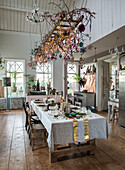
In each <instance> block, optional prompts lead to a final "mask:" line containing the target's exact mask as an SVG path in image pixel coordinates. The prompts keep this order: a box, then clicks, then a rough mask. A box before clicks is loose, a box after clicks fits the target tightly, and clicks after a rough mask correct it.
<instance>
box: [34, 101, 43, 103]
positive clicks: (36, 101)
mask: <svg viewBox="0 0 125 170" xmlns="http://www.w3.org/2000/svg"><path fill="white" fill-rule="evenodd" d="M34 103H43V102H42V101H34Z"/></svg>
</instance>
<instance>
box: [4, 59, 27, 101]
mask: <svg viewBox="0 0 125 170" xmlns="http://www.w3.org/2000/svg"><path fill="white" fill-rule="evenodd" d="M7 62H22V63H23V72H20V73H22V74H23V89H24V93H23V95H17V94H16V95H15V96H13V95H12V94H9V97H10V98H13V97H25V96H26V89H25V88H26V87H25V78H24V74H25V59H15V58H14V59H8V58H6V59H5V74H6V76H7V73H8V71H7ZM11 87H12V84H11Z"/></svg>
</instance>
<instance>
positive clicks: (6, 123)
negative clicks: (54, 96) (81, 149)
mask: <svg viewBox="0 0 125 170" xmlns="http://www.w3.org/2000/svg"><path fill="white" fill-rule="evenodd" d="M102 115H103V116H106V113H102ZM24 122H25V114H24V112H23V110H16V111H11V112H0V170H15V169H19V170H20V169H22V170H37V169H40V170H44V169H47V170H49V169H50V170H51V169H52V170H94V169H96V170H98V169H104V170H108V169H109V170H112V169H113V170H114V169H116V170H121V169H125V129H122V128H120V127H119V125H118V123H114V124H113V123H110V126H111V133H110V136H109V139H108V140H102V139H98V140H96V147H97V148H96V153H95V155H92V156H87V155H86V154H85V155H74V156H69V157H64V158H63V161H62V160H60V161H58V162H56V163H53V164H49V159H48V158H49V154H48V153H49V152H48V148H47V147H46V148H43V149H39V150H36V151H33V152H32V149H31V146H30V144H29V139H28V135H27V132H26V131H25V128H24Z"/></svg>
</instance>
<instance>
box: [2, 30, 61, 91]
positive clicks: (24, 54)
mask: <svg viewBox="0 0 125 170" xmlns="http://www.w3.org/2000/svg"><path fill="white" fill-rule="evenodd" d="M39 39H40V36H39V35H31V37H30V35H29V34H21V33H19V34H17V33H6V34H5V33H4V34H2V33H1V34H0V54H1V56H2V57H3V58H5V59H6V58H8V59H23V60H25V74H31V75H35V74H36V72H35V71H33V70H32V69H31V68H30V67H29V66H28V65H27V63H29V62H30V49H31V44H32V46H33V45H34V42H35V41H39ZM4 74H5V72H4V70H2V71H0V79H1V78H2V76H3V75H4ZM53 87H54V88H56V89H57V90H58V91H62V90H63V61H62V59H58V60H56V61H54V63H53Z"/></svg>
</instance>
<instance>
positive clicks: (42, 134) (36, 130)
mask: <svg viewBox="0 0 125 170" xmlns="http://www.w3.org/2000/svg"><path fill="white" fill-rule="evenodd" d="M28 123H29V126H30V144H31V146H32V151H34V150H36V149H40V148H43V147H45V146H47V136H48V134H47V131H46V129H45V127H44V126H43V124H42V123H35V122H33V121H32V117H31V113H30V111H28ZM35 146H37V148H36V147H35Z"/></svg>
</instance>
